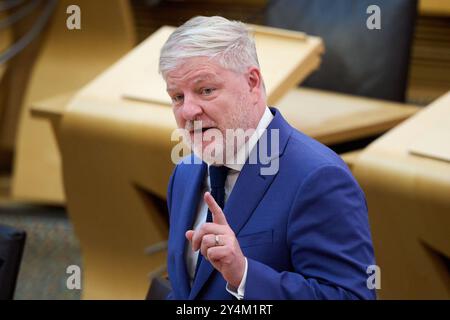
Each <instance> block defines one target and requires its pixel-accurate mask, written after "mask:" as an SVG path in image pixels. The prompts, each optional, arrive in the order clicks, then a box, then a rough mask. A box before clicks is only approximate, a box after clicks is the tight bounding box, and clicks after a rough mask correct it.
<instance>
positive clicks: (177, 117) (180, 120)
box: [173, 108, 186, 128]
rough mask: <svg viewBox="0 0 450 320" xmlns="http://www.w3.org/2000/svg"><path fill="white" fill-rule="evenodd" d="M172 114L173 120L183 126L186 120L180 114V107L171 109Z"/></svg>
mask: <svg viewBox="0 0 450 320" xmlns="http://www.w3.org/2000/svg"><path fill="white" fill-rule="evenodd" d="M173 115H174V116H175V121H176V122H177V125H178V127H180V128H181V127H183V128H184V125H185V123H186V120H184V118H183V116H182V113H181V108H177V109H173Z"/></svg>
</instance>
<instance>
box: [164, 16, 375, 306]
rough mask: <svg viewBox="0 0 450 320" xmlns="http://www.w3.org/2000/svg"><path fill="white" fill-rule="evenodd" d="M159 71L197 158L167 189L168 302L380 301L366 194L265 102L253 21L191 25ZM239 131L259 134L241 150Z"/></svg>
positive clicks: (208, 20) (170, 46)
mask: <svg viewBox="0 0 450 320" xmlns="http://www.w3.org/2000/svg"><path fill="white" fill-rule="evenodd" d="M159 67H160V72H161V74H162V76H163V77H164V79H165V81H166V84H167V92H168V94H169V95H170V97H171V99H172V102H173V112H174V115H175V119H176V121H177V125H178V127H179V128H182V129H185V130H186V139H187V141H188V142H190V143H192V144H193V146H192V148H193V151H194V155H192V156H189V157H187V158H185V159H183V161H181V162H180V163H179V164H178V165H177V166H176V168H175V170H174V172H173V174H172V176H171V179H170V182H169V186H168V194H167V202H168V209H169V214H170V232H169V249H168V272H169V279H170V282H171V285H172V292H171V293H170V294H169V296H168V298H171V299H233V298H237V299H372V298H374V297H375V293H374V292H373V291H372V290H369V289H368V287H367V278H368V275H367V273H366V270H367V267H368V266H369V265H373V264H374V257H373V249H372V243H371V236H370V231H369V225H368V217H367V208H366V203H365V198H364V195H363V192H362V191H361V189H360V188H359V186H358V184H357V182H356V181H355V180H354V178H353V177H352V175H351V173H350V171H349V170H348V168H347V166H346V165H345V164H344V163H343V161H342V160H341V159H340V158H339V157H338V156H337V155H336V154H335V153H334V152H333V151H331V150H330V149H328V148H327V147H325V146H323V145H322V144H320V143H319V142H317V141H315V140H313V139H311V138H309V137H307V136H305V135H304V134H302V133H300V132H299V131H297V130H296V129H294V128H293V127H291V126H290V125H289V124H288V123H287V122H286V121H285V120H284V119H283V117H282V116H281V114H280V112H279V111H278V110H277V109H275V108H268V107H267V104H266V96H265V91H264V90H265V89H264V84H263V79H262V76H261V73H260V68H259V63H258V59H257V55H256V49H255V44H254V40H253V38H252V37H251V36H250V34H249V32H248V30H247V29H246V27H245V25H244V24H242V23H240V22H236V21H229V20H227V19H225V18H222V17H196V18H193V19H191V20H189V21H188V22H186V23H185V24H184V25H182V26H180V27H179V28H178V29H176V30H175V31H174V33H173V34H172V35H171V36H170V37H169V39H168V40H167V42H166V43H165V45H164V46H163V48H162V50H161V56H160V65H159ZM199 123H200V124H201V127H198V124H199ZM229 131H232V132H241V133H242V132H247V133H248V132H250V134H249V135H246V136H245V137H244V139H237V140H238V142H237V143H234V142H235V137H233V138H232V139H228V136H227V134H228V133H229ZM213 133H214V134H213ZM213 136H214V139H212V137H213ZM223 137H225V138H223ZM198 138H199V139H198ZM222 138H223V139H222ZM238 138H239V137H238ZM239 140H240V142H239ZM261 150H265V151H267V152H261ZM266 153H267V156H265V155H266ZM200 159H202V160H204V161H202V160H200ZM264 169H266V170H264Z"/></svg>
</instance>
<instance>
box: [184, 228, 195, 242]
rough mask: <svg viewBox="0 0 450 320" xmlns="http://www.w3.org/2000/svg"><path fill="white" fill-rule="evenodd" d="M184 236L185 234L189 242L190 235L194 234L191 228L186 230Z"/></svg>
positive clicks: (190, 239)
mask: <svg viewBox="0 0 450 320" xmlns="http://www.w3.org/2000/svg"><path fill="white" fill-rule="evenodd" d="M185 236H186V239H188V241H189V242H191V241H192V237H193V236H194V231H193V230H188V231H186V234H185Z"/></svg>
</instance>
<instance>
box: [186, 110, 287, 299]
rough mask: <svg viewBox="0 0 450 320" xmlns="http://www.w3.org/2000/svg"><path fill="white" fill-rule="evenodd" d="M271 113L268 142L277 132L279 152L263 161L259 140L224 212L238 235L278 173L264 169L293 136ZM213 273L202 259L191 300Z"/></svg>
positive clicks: (278, 114) (279, 116) (271, 154)
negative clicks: (267, 172) (269, 173)
mask: <svg viewBox="0 0 450 320" xmlns="http://www.w3.org/2000/svg"><path fill="white" fill-rule="evenodd" d="M272 111H274V112H275V117H274V119H273V120H272V121H271V123H270V124H269V126H268V128H267V129H268V130H267V133H268V134H267V140H266V141H269V142H270V141H271V134H272V132H273V131H272V130H271V129H278V134H279V136H278V137H279V139H278V141H279V145H278V146H279V147H278V148H277V149H276V150H269V152H268V154H270V156H269V157H268V158H266V159H263V158H261V157H260V156H259V153H258V150H259V148H260V142H264V140H263V139H260V140H259V141H258V143H257V145H256V147H255V148H253V150H252V152H251V153H252V154H253V153H256V155H255V154H253V155H250V156H249V158H248V159H247V162H246V164H245V165H244V167H243V168H242V171H241V173H240V174H239V177H238V180H237V181H236V184H235V185H234V188H233V191H232V193H231V195H230V197H229V199H228V201H227V202H226V204H225V207H224V210H223V211H224V213H225V216H226V217H227V221H228V224H229V225H230V227H231V229H232V230H233V231H234V233H235V234H236V235H238V234H239V232H240V230H241V229H242V227H243V226H244V225H245V223H246V222H247V221H248V219H249V218H250V217H251V215H252V213H253V211H254V210H255V209H256V207H257V206H258V204H259V203H260V202H261V199H262V198H263V197H264V195H265V193H266V191H267V189H268V188H269V186H270V184H271V183H272V181H273V179H274V178H275V176H276V173H275V174H272V175H262V174H261V169H262V168H263V167H265V166H266V164H267V162H269V164H267V166H268V165H270V162H271V160H273V159H277V158H278V159H279V157H281V155H282V154H283V151H284V148H285V147H286V144H287V141H288V139H289V136H290V133H291V130H290V126H289V125H288V124H287V123H286V122H285V120H284V119H283V118H282V117H281V114H280V113H279V112H278V111H277V110H276V109H272ZM269 145H270V143H269ZM251 159H256V163H255V164H250V163H249V161H250V160H251ZM213 270H214V268H213V266H212V265H211V263H209V261H206V259H202V262H201V264H200V267H199V270H198V272H197V276H196V278H195V280H194V283H193V285H192V290H191V293H190V294H189V299H195V297H196V296H197V295H198V293H199V292H200V290H201V288H202V287H203V286H204V284H205V283H206V281H207V280H208V278H209V277H210V276H211V273H212V272H213Z"/></svg>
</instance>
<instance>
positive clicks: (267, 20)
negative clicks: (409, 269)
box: [0, 0, 450, 299]
mask: <svg viewBox="0 0 450 320" xmlns="http://www.w3.org/2000/svg"><path fill="white" fill-rule="evenodd" d="M372 4H375V5H378V6H379V7H380V8H381V29H380V30H373V31H368V30H367V28H366V20H367V17H368V16H369V15H370V14H368V13H367V12H366V8H367V7H368V6H369V5H372ZM70 5H76V6H78V8H79V9H80V13H81V18H80V24H81V29H80V30H76V28H75V29H74V30H69V29H68V28H67V27H66V22H67V19H68V17H69V16H71V15H72V14H74V13H76V9H74V10H75V11H70V10H69V9H68V7H69V6H70ZM197 15H205V16H212V15H221V16H224V17H226V18H229V19H234V20H241V21H244V22H247V23H251V24H256V25H266V26H271V27H276V28H281V29H288V30H294V31H299V32H304V33H306V34H307V35H308V36H314V37H320V38H321V39H322V41H323V45H324V48H325V51H324V54H323V56H322V60H321V64H320V67H319V68H317V70H316V71H314V72H311V73H310V74H308V75H307V76H306V77H305V79H302V83H301V86H300V89H304V90H306V91H304V95H307V94H317V92H318V91H316V90H320V92H325V93H323V94H322V95H320V99H322V98H321V97H323V96H324V95H326V97H327V98H326V99H327V100H326V101H328V103H330V104H331V105H333V103H334V102H333V101H336V104H346V102H343V101H352V103H350V105H364V104H366V103H367V104H368V105H370V108H372V104H373V103H374V102H373V101H383V102H382V103H383V104H386V108H388V107H387V106H388V105H389V106H390V105H391V104H392V105H395V108H402V107H404V109H402V112H403V113H401V115H400V113H397V114H396V117H395V118H393V119H388V120H385V122H384V123H383V126H379V125H378V124H377V125H378V127H377V130H375V129H374V128H375V125H373V126H371V127H370V130H369V129H367V128H366V129H367V130H366V131H364V134H360V135H350V136H348V138H345V139H344V138H342V139H341V138H339V139H328V138H327V139H328V140H327V139H325V138H324V140H323V141H322V140H321V141H322V142H324V143H326V144H328V145H329V146H330V147H331V148H333V149H334V150H335V151H337V152H338V153H340V154H342V155H343V156H347V158H345V159H346V161H348V163H349V165H350V166H351V165H353V162H352V161H354V160H353V159H354V158H353V156H354V155H355V154H357V153H359V152H360V151H361V150H363V149H364V148H366V147H367V146H368V145H370V144H371V143H372V142H374V141H376V140H377V139H378V138H379V137H381V136H382V135H383V134H385V133H386V132H388V131H389V130H390V129H391V128H394V127H395V126H396V125H398V124H400V123H401V122H402V121H403V120H406V119H407V118H409V117H410V116H412V115H413V114H415V113H416V112H419V111H420V110H422V109H425V108H426V107H427V106H428V105H430V104H432V103H433V102H434V101H436V99H438V98H439V97H441V96H443V95H445V94H446V93H447V92H448V91H449V89H450V1H449V0H442V1H438V0H419V1H414V0H404V1H402V0H392V1H391V0H385V1H382V0H373V1H364V0H361V1H356V0H330V1H321V0H314V1H313V0H310V1H307V0H292V1H285V0H279V1H276V0H273V1H263V0H241V1H225V0H210V1H200V0H197V1H189V0H129V1H126V0H107V1H106V0H84V1H83V0H78V1H64V0H60V1H57V0H2V1H0V225H4V226H8V227H10V228H11V229H7V230H6V229H5V230H3V229H0V231H2V232H3V235H2V236H1V237H0V239H1V241H0V261H1V259H3V261H4V262H3V263H1V264H0V292H2V288H3V293H2V294H1V295H0V298H12V297H13V298H14V299H80V298H82V297H83V295H84V293H83V290H84V287H83V288H82V289H81V290H69V289H68V288H67V286H66V281H67V277H68V274H67V273H66V268H67V266H69V265H78V266H80V267H81V270H83V266H84V263H85V260H84V255H83V253H84V252H85V250H91V248H92V247H95V240H92V238H89V236H88V235H87V233H85V231H84V230H85V229H84V228H85V226H79V227H78V226H77V225H75V227H74V224H73V217H74V215H76V214H77V204H78V202H77V201H79V200H77V199H76V198H75V197H74V198H72V199H70V198H69V200H71V201H72V208H74V210H73V212H72V211H71V209H70V206H69V207H68V206H67V202H66V201H67V199H66V195H65V192H64V190H65V189H67V190H70V185H69V186H67V185H66V182H65V179H64V178H63V179H62V178H61V173H60V172H59V171H57V170H58V169H55V168H56V167H55V165H58V166H61V160H60V157H61V154H60V151H59V148H57V147H56V146H60V147H61V143H64V141H65V140H60V139H59V138H58V135H57V134H56V137H55V134H54V133H55V132H57V131H58V130H59V126H60V123H59V122H58V121H59V120H58V119H59V115H58V114H57V115H56V116H55V114H54V113H52V108H55V106H65V105H67V104H68V103H69V101H71V99H72V98H73V97H74V96H75V95H76V92H78V91H79V90H80V89H82V88H83V87H84V86H88V85H89V84H90V83H91V81H93V80H95V79H97V77H98V76H99V75H102V74H103V72H104V71H105V70H107V69H108V68H109V67H111V66H112V65H114V63H115V62H116V61H118V60H119V59H120V58H122V57H123V56H125V55H126V54H127V53H129V52H131V51H132V50H133V49H134V48H135V47H136V46H138V45H139V44H141V43H142V42H143V41H144V40H146V39H147V38H148V37H149V36H151V35H152V34H153V33H154V32H156V31H157V30H158V29H159V28H161V27H162V26H167V25H169V26H179V25H181V24H182V23H183V22H185V21H186V20H188V19H189V18H191V17H194V16H197ZM74 19H75V18H74ZM72 22H74V23H75V24H76V21H75V20H74V21H72ZM370 32H372V33H370ZM298 85H300V83H298ZM308 90H312V91H308ZM314 99H319V97H317V98H314ZM343 99H344V100H343ZM345 99H349V100H345ZM352 99H361V100H352ZM42 101H44V102H42ZM283 101H284V100H283ZM314 101H316V100H314ZM317 101H319V100H317ZM320 101H323V100H320ZM338 102H339V103H338ZM287 103H288V102H286V104H287ZM380 103H381V102H380ZM281 104H283V103H281ZM33 106H42V108H41V109H40V110H33V109H32V107H33ZM377 106H378V105H377ZM448 107H449V108H450V106H448ZM349 108H350V106H349ZM373 108H375V107H373ZM42 110H44V111H42ZM48 110H50V111H48ZM289 110H291V109H289ZM371 110H372V109H371ZM377 110H378V109H377ZM383 110H384V109H383ZM383 110H382V109H380V110H379V111H377V112H379V114H377V115H376V117H378V118H377V119H379V117H383V116H387V114H390V113H388V111H386V112H385V111H383ZM386 110H387V109H386ZM389 110H391V109H389ZM411 110H413V111H411ZM39 112H41V114H42V112H44V113H46V112H47V113H46V114H47V115H48V114H49V113H50V114H51V115H50V116H49V118H51V119H50V120H51V125H49V123H48V120H44V119H42V118H41V119H37V118H36V116H39V114H40V113H39ZM292 112H293V113H295V111H292ZM292 112H291V111H290V112H289V113H292ZM323 112H326V111H323ZM371 112H372V113H374V112H375V111H371ZM384 112H385V113H384ZM294 116H295V114H294ZM372 116H374V115H373V114H372ZM55 119H56V120H55ZM299 119H300V120H299V121H301V117H300V116H299ZM447 120H448V121H450V119H447ZM361 121H363V120H361ZM387 123H389V125H387ZM449 127H450V124H449ZM348 132H350V130H349V131H348ZM319 140H320V139H319ZM66 143H67V142H66ZM73 143H74V144H76V143H75V142H73ZM446 147H449V146H448V144H447V145H446ZM63 149H64V148H63ZM449 149H450V147H449ZM355 152H356V153H355ZM63 158H64V154H63ZM62 165H63V166H64V163H63V164H62ZM58 168H59V167H58ZM59 170H60V169H59ZM80 170H81V169H80ZM80 172H81V171H80ZM446 172H447V173H443V177H448V171H446ZM63 176H65V175H64V174H63ZM102 179H108V177H107V176H105V177H103V178H102ZM448 183H449V181H447V182H446V184H445V188H447V187H448V186H449V184H448ZM362 184H363V183H362ZM150 189H151V188H149V190H150ZM149 190H144V191H143V192H142V193H141V194H142V195H143V196H144V197H146V199H150V200H148V201H149V203H151V205H152V206H153V207H156V208H157V209H155V210H159V212H162V214H164V210H165V209H164V196H163V195H159V194H158V193H157V192H152V191H151V190H150V191H149ZM446 190H448V191H450V190H449V189H446ZM68 194H69V193H68ZM448 194H450V193H448ZM99 201H100V200H99ZM428 201H430V202H432V201H433V200H432V199H428ZM430 206H432V204H430ZM448 208H449V207H448V206H447V204H446V205H445V206H444V211H443V216H444V217H443V218H442V221H443V223H441V226H442V228H443V230H444V232H445V231H450V228H449V225H448V224H447V222H448V216H449V215H450V211H447V209H448ZM97 210H100V209H98V208H95V207H93V209H92V212H94V213H95V212H96V211H97ZM369 211H370V205H369ZM92 219H95V217H92ZM371 219H372V218H371ZM83 221H87V220H83ZM79 223H83V222H79ZM163 223H165V222H163ZM87 227H89V226H87ZM166 227H167V226H166V225H165V226H164V228H166ZM120 228H121V226H119V225H117V226H116V229H120ZM378 230H379V229H376V231H378ZM166 232H167V231H161V237H162V238H164V236H166V235H167V233H166ZM398 232H400V233H401V232H402V231H401V230H400V231H398ZM375 233H376V232H375ZM25 234H26V236H25ZM448 234H450V232H449V233H448ZM83 235H84V236H83ZM83 237H87V238H88V240H86V242H85V244H87V245H89V246H90V247H89V249H87V248H86V247H83V245H82V244H80V238H83ZM376 237H377V234H374V238H376ZM448 240H449V239H448V238H446V239H443V242H442V243H444V244H445V246H443V247H444V249H442V250H441V249H439V250H434V249H433V250H432V251H433V252H436V257H438V258H436V259H437V260H436V261H437V262H436V261H435V262H433V264H436V263H437V264H439V266H438V267H437V268H438V269H439V270H440V271H439V272H441V273H440V275H439V276H438V279H441V280H439V281H441V282H442V283H443V284H442V286H441V287H439V288H440V289H439V290H440V291H436V292H435V294H434V293H433V292H424V291H422V293H423V294H422V295H420V294H417V295H414V294H412V295H411V296H409V295H408V294H407V293H405V294H404V295H402V291H398V292H396V294H394V295H392V296H390V295H389V294H387V295H386V298H389V297H405V298H417V297H420V298H445V299H448V298H449V295H450V291H449V290H450V282H448V281H449V277H448V274H449V270H450V263H449V255H448V251H447V250H449V249H448V248H449V247H447V246H446V245H448ZM146 241H148V240H146ZM81 243H83V239H81ZM93 243H94V244H93ZM157 244H158V245H160V246H162V250H164V243H162V244H161V243H160V242H157ZM384 245H387V244H386V243H385V244H384ZM2 246H3V247H2ZM125 246H126V242H125ZM2 248H3V249H2ZM379 248H382V247H381V245H378V244H377V250H378V251H377V253H378V252H380V251H381V250H382V249H379ZM439 248H442V247H439ZM140 250H141V249H140ZM151 250H156V251H158V250H159V249H155V248H153V249H150V251H151ZM141 251H142V255H143V256H145V253H144V249H142V250H141ZM152 252H153V251H152ZM2 254H3V257H2ZM8 259H9V261H12V262H10V263H9V264H8V263H7V261H8ZM88 259H90V258H88ZM158 259H159V258H158ZM383 259H384V258H381V261H383ZM386 259H390V258H386ZM433 259H434V258H433ZM13 260H14V261H13ZM377 260H378V256H377ZM5 261H6V262H5ZM433 261H434V260H433ZM408 263H411V261H409V262H408ZM2 265H3V266H2ZM149 272H150V270H149ZM161 272H163V271H161ZM382 277H383V276H382ZM150 280H151V277H148V278H147V277H144V278H143V279H142V282H144V283H145V284H144V286H148V285H149V284H150ZM405 281H406V282H408V280H405ZM424 281H425V282H427V281H428V280H427V279H425V280H424ZM430 281H431V280H430ZM406 282H405V283H406ZM413 282H414V280H413V279H410V281H409V282H408V283H409V284H408V285H405V286H404V287H403V289H404V288H408V287H409V286H411V285H412V283H413ZM438 286H439V285H438ZM393 287H395V286H393ZM388 288H389V286H388ZM382 290H383V289H382ZM392 290H395V289H392ZM405 290H407V289H405ZM412 291H414V290H412ZM139 296H142V298H144V296H145V295H142V293H139V294H138V295H137V297H139ZM95 297H106V298H109V297H111V298H114V296H111V295H109V294H105V295H104V296H102V295H101V294H99V295H97V296H95ZM128 297H129V298H137V297H136V296H133V295H130V296H119V297H118V298H128Z"/></svg>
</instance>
